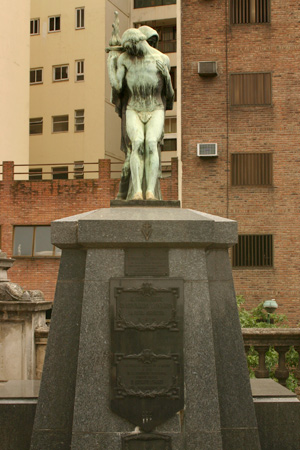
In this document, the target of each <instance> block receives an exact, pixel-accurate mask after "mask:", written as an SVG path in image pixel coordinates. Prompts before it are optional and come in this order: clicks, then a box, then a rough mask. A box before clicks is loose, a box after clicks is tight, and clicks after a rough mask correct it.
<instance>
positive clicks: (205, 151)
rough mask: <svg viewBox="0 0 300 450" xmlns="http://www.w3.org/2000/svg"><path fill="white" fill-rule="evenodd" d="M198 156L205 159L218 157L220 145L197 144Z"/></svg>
mask: <svg viewBox="0 0 300 450" xmlns="http://www.w3.org/2000/svg"><path fill="white" fill-rule="evenodd" d="M197 156H200V157H205V158H207V157H208V156H213V157H214V156H218V145H217V144H207V143H204V144H197Z"/></svg>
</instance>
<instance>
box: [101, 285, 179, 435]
mask: <svg viewBox="0 0 300 450" xmlns="http://www.w3.org/2000/svg"><path fill="white" fill-rule="evenodd" d="M110 319H111V353H112V358H111V383H110V385H111V409H112V411H114V412H115V413H116V414H119V415H120V416H122V417H124V418H126V419H127V420H129V421H130V422H132V423H134V424H135V425H138V426H139V427H140V428H141V429H142V430H144V431H146V432H148V431H151V430H153V429H154V428H155V427H156V426H157V425H159V424H160V423H163V422H164V421H166V420H167V419H169V418H170V417H172V416H173V415H174V414H176V413H177V412H178V411H180V410H181V409H183V394H184V392H183V280H182V279H178V278H167V279H162V278H151V279H149V278H147V279H145V278H144V279H143V278H117V279H112V280H111V282H110Z"/></svg>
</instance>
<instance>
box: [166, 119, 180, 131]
mask: <svg viewBox="0 0 300 450" xmlns="http://www.w3.org/2000/svg"><path fill="white" fill-rule="evenodd" d="M176 132H177V120H176V117H166V118H165V133H176Z"/></svg>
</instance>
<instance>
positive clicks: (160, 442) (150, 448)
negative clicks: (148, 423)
mask: <svg viewBox="0 0 300 450" xmlns="http://www.w3.org/2000/svg"><path fill="white" fill-rule="evenodd" d="M122 450H171V438H170V437H169V436H166V435H164V434H156V433H149V434H146V433H141V434H135V435H130V436H125V437H123V438H122Z"/></svg>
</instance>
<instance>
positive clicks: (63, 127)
mask: <svg viewBox="0 0 300 450" xmlns="http://www.w3.org/2000/svg"><path fill="white" fill-rule="evenodd" d="M52 131H53V133H60V132H62V131H69V116H68V115H65V116H53V117H52Z"/></svg>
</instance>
